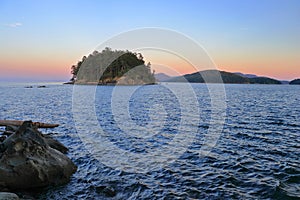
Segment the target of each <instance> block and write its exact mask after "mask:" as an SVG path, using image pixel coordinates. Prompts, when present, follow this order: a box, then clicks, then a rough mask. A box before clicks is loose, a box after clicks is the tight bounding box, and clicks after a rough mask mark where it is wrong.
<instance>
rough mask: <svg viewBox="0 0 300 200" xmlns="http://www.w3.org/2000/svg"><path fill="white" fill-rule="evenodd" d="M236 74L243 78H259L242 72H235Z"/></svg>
mask: <svg viewBox="0 0 300 200" xmlns="http://www.w3.org/2000/svg"><path fill="white" fill-rule="evenodd" d="M234 74H236V75H239V76H242V77H244V78H257V77H258V76H257V75H255V74H243V73H241V72H235V73H234Z"/></svg>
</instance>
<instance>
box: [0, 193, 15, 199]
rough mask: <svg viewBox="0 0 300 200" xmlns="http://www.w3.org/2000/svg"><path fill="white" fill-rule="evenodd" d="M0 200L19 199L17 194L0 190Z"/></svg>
mask: <svg viewBox="0 0 300 200" xmlns="http://www.w3.org/2000/svg"><path fill="white" fill-rule="evenodd" d="M0 199H1V200H19V197H18V195H16V194H14V193H10V192H0Z"/></svg>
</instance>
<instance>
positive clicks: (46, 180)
mask: <svg viewBox="0 0 300 200" xmlns="http://www.w3.org/2000/svg"><path fill="white" fill-rule="evenodd" d="M66 151H67V148H66V147H65V146H64V145H62V144H61V143H60V142H58V141H56V140H54V139H53V138H51V139H50V136H48V137H45V136H44V135H43V134H42V133H41V132H39V131H38V130H37V127H35V126H34V125H33V124H32V122H31V121H25V122H24V123H23V124H22V126H20V127H19V128H18V129H17V131H16V132H14V133H13V134H11V135H10V136H8V137H7V138H6V139H5V140H4V141H3V142H1V143H0V188H8V189H11V190H15V189H31V188H40V187H46V186H49V185H60V184H64V183H67V182H68V181H69V179H70V177H71V175H72V174H73V173H75V172H76V170H77V167H76V165H75V164H74V163H73V162H72V161H71V160H70V159H69V158H68V157H67V156H66V155H64V154H63V153H62V152H66Z"/></svg>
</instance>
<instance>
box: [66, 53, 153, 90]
mask: <svg viewBox="0 0 300 200" xmlns="http://www.w3.org/2000/svg"><path fill="white" fill-rule="evenodd" d="M71 73H72V75H73V77H72V79H71V80H70V82H69V83H70V84H74V83H75V84H97V85H115V84H118V85H145V84H155V77H154V71H153V72H151V63H150V62H149V63H148V64H145V61H144V58H143V55H142V54H141V53H133V52H130V51H128V50H126V51H123V50H112V49H111V48H109V47H106V48H105V49H104V50H102V51H101V52H98V51H94V52H93V53H92V54H90V55H89V56H87V57H86V56H84V57H83V58H82V59H81V60H80V61H78V63H77V64H76V65H73V66H72V67H71Z"/></svg>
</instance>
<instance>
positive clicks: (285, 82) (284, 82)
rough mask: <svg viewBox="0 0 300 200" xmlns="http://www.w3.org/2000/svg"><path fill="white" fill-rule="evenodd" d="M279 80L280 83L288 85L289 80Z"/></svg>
mask: <svg viewBox="0 0 300 200" xmlns="http://www.w3.org/2000/svg"><path fill="white" fill-rule="evenodd" d="M280 82H281V84H285V85H288V84H289V83H290V82H289V81H284V80H283V81H280Z"/></svg>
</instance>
